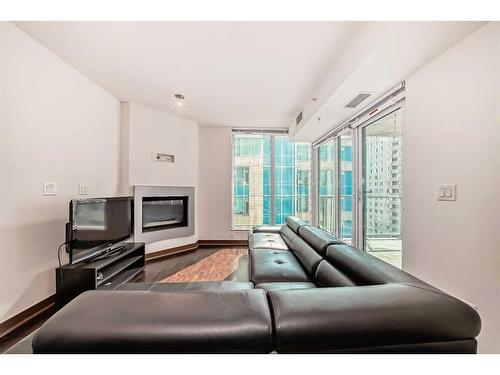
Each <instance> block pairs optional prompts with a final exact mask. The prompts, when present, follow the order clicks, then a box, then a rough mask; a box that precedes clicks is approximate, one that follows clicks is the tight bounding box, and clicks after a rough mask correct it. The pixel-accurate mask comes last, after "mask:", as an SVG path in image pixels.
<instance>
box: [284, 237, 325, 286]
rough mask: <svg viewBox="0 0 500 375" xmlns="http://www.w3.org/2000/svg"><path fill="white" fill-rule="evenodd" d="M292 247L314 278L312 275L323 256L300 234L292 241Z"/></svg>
mask: <svg viewBox="0 0 500 375" xmlns="http://www.w3.org/2000/svg"><path fill="white" fill-rule="evenodd" d="M290 249H291V250H292V252H293V253H294V254H295V256H296V257H297V258H298V259H299V261H300V263H302V265H303V266H304V268H305V269H306V270H307V272H309V275H311V278H312V275H314V272H315V271H316V267H317V266H318V264H319V262H321V261H322V260H323V258H322V257H321V256H320V255H319V254H318V253H317V252H316V251H315V250H314V249H313V248H312V247H311V246H309V245H308V244H307V242H306V241H304V240H303V239H302V238H300V237H299V236H297V237H296V238H295V239H294V240H293V241H292V245H291V246H290Z"/></svg>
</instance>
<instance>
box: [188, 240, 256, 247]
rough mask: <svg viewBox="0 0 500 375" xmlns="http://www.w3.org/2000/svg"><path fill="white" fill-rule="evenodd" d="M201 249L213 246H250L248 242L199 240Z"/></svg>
mask: <svg viewBox="0 0 500 375" xmlns="http://www.w3.org/2000/svg"><path fill="white" fill-rule="evenodd" d="M198 245H199V246H201V247H211V246H248V240H199V241H198Z"/></svg>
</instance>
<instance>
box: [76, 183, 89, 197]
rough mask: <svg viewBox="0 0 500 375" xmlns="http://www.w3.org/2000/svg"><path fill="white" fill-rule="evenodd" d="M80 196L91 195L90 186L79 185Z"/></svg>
mask: <svg viewBox="0 0 500 375" xmlns="http://www.w3.org/2000/svg"><path fill="white" fill-rule="evenodd" d="M78 194H79V195H88V194H89V186H88V185H87V184H82V183H80V184H78Z"/></svg>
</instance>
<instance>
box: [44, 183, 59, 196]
mask: <svg viewBox="0 0 500 375" xmlns="http://www.w3.org/2000/svg"><path fill="white" fill-rule="evenodd" d="M42 195H57V184H56V183H55V182H44V183H43V190H42Z"/></svg>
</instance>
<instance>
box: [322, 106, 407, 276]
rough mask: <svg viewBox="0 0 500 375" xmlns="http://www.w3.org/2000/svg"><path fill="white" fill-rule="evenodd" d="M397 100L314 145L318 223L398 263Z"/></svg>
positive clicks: (399, 114) (400, 108) (399, 146)
mask: <svg viewBox="0 0 500 375" xmlns="http://www.w3.org/2000/svg"><path fill="white" fill-rule="evenodd" d="M403 103H404V101H403V100H400V101H398V102H396V104H392V105H389V106H387V107H386V108H384V110H381V111H380V112H378V113H377V114H376V115H374V116H372V117H368V118H367V119H365V120H364V121H360V122H359V123H358V124H354V125H353V127H352V128H351V127H347V128H345V129H343V130H341V131H339V132H337V133H333V134H332V135H331V136H330V138H328V139H326V140H325V141H323V142H322V143H321V144H320V145H318V152H317V155H318V158H317V171H318V177H317V178H318V190H317V202H318V204H317V223H318V226H319V227H320V228H322V229H324V230H326V231H328V232H330V233H332V234H334V235H336V236H337V237H339V238H340V239H342V240H343V241H344V242H346V243H349V244H352V245H353V246H356V247H358V248H361V249H363V250H365V251H367V252H369V253H370V254H372V255H374V256H376V257H378V258H380V259H382V260H384V261H386V262H388V263H390V264H392V265H394V266H396V267H400V268H401V265H402V227H401V222H402V218H401V215H402V206H401V205H402V194H403V191H402V176H403V171H402V165H403V159H402V158H403V155H402V145H403V143H402V136H401V133H402V115H403Z"/></svg>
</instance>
